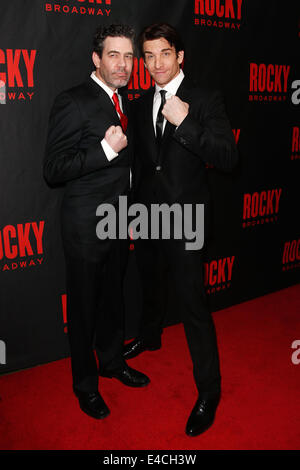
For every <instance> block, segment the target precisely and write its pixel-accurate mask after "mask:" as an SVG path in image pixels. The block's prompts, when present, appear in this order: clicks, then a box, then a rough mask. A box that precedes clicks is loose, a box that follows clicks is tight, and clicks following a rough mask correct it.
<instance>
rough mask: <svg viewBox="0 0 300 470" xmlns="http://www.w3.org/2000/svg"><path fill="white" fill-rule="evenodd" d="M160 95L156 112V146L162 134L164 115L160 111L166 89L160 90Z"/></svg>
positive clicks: (164, 100)
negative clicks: (159, 102)
mask: <svg viewBox="0 0 300 470" xmlns="http://www.w3.org/2000/svg"><path fill="white" fill-rule="evenodd" d="M159 93H160V96H161V105H160V107H159V110H158V113H157V118H156V142H157V144H158V146H159V145H160V143H161V139H162V135H163V124H164V119H165V118H164V115H163V113H162V109H163V107H164V105H165V103H166V93H167V91H166V90H160V92H159Z"/></svg>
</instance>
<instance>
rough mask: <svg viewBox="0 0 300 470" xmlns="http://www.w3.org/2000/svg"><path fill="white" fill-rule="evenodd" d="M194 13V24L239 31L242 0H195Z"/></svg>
mask: <svg viewBox="0 0 300 470" xmlns="http://www.w3.org/2000/svg"><path fill="white" fill-rule="evenodd" d="M194 13H195V18H194V24H195V25H196V26H200V27H206V28H219V29H225V30H226V29H227V30H231V31H232V30H235V31H239V30H240V28H241V19H242V0H195V5H194Z"/></svg>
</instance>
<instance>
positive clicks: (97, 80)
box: [91, 71, 119, 100]
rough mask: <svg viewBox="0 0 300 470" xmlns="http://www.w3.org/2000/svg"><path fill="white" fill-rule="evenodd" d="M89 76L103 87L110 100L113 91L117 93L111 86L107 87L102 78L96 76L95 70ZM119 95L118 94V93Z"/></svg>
mask: <svg viewBox="0 0 300 470" xmlns="http://www.w3.org/2000/svg"><path fill="white" fill-rule="evenodd" d="M91 78H92V79H93V80H94V81H95V82H96V83H97V84H98V85H99V86H101V88H103V90H104V91H105V92H106V93H107V94H108V96H109V97H110V99H111V100H112V97H113V94H114V93H117V95H118V90H116V91H115V92H114V91H112V89H111V88H109V86H107V85H106V84H105V83H104V82H102V80H99V78H98V77H97V76H96V72H95V71H94V72H92V73H91ZM118 96H119V95H118Z"/></svg>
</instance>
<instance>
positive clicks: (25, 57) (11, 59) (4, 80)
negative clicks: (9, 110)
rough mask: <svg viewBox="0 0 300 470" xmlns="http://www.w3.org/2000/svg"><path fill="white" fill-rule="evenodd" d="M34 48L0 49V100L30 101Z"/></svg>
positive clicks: (32, 84)
mask: <svg viewBox="0 0 300 470" xmlns="http://www.w3.org/2000/svg"><path fill="white" fill-rule="evenodd" d="M36 53H37V51H36V49H32V50H29V49H0V102H1V104H6V103H7V102H8V101H19V102H20V101H31V100H32V98H33V96H34V91H33V88H34V64H35V59H36Z"/></svg>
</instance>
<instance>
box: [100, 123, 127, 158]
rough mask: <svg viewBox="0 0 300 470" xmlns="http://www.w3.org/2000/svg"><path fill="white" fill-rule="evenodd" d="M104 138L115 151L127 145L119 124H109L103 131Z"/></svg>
mask: <svg viewBox="0 0 300 470" xmlns="http://www.w3.org/2000/svg"><path fill="white" fill-rule="evenodd" d="M104 138H105V140H106V142H107V143H108V144H109V145H110V146H111V148H112V149H113V150H114V151H115V152H116V153H119V152H120V151H121V150H123V149H124V148H125V147H127V137H126V135H125V134H124V133H123V130H122V127H121V126H110V127H109V128H108V129H107V131H106V132H105V136H104Z"/></svg>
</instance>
